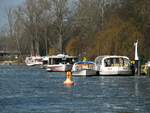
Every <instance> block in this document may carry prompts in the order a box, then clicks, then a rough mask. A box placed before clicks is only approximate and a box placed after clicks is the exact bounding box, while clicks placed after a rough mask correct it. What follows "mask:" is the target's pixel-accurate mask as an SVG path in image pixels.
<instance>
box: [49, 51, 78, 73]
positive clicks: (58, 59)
mask: <svg viewBox="0 0 150 113" xmlns="http://www.w3.org/2000/svg"><path fill="white" fill-rule="evenodd" d="M76 60H77V57H76V56H69V55H64V54H58V55H52V56H49V60H48V65H47V66H46V70H47V71H49V72H64V71H67V70H71V69H72V65H73V63H74V62H75V61H76Z"/></svg>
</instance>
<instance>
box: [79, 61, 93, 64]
mask: <svg viewBox="0 0 150 113" xmlns="http://www.w3.org/2000/svg"><path fill="white" fill-rule="evenodd" d="M76 64H94V62H92V61H85V62H84V61H79V62H76Z"/></svg>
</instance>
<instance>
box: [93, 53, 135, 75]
mask: <svg viewBox="0 0 150 113" xmlns="http://www.w3.org/2000/svg"><path fill="white" fill-rule="evenodd" d="M95 62H96V70H97V71H99V75H132V69H131V64H130V60H129V58H128V57H126V56H117V55H114V56H109V55H108V56H98V57H96V59H95Z"/></svg>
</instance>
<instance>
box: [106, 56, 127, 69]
mask: <svg viewBox="0 0 150 113" xmlns="http://www.w3.org/2000/svg"><path fill="white" fill-rule="evenodd" d="M104 63H105V66H106V67H110V66H113V67H118V66H124V60H123V58H107V59H105V60H104Z"/></svg>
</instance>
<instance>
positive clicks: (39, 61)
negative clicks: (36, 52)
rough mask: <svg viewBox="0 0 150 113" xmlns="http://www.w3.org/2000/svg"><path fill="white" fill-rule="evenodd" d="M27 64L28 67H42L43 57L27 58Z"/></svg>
mask: <svg viewBox="0 0 150 113" xmlns="http://www.w3.org/2000/svg"><path fill="white" fill-rule="evenodd" d="M25 63H26V65H27V66H34V65H42V57H41V56H30V57H26V59H25Z"/></svg>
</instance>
